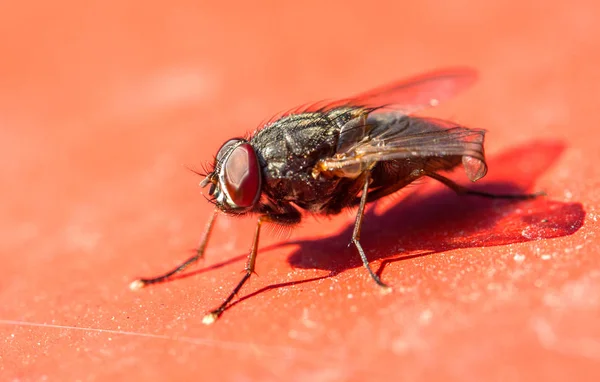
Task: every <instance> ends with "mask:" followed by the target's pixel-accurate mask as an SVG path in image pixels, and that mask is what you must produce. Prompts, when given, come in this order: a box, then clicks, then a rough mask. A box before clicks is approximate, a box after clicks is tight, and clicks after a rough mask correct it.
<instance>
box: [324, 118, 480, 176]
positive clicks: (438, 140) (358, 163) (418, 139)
mask: <svg viewBox="0 0 600 382" xmlns="http://www.w3.org/2000/svg"><path fill="white" fill-rule="evenodd" d="M367 124H368V125H369V126H371V130H370V131H369V133H368V135H367V136H365V137H364V138H363V139H362V140H360V141H359V142H356V143H354V144H353V145H346V146H345V147H344V149H343V151H338V152H337V155H336V156H335V157H333V158H329V159H326V160H324V161H322V164H321V168H322V169H324V170H325V171H333V172H336V173H338V174H339V173H340V172H342V173H343V172H344V171H346V169H347V171H348V173H349V174H350V173H352V174H354V173H356V172H357V171H360V170H361V169H365V168H367V167H368V166H369V165H370V164H372V163H374V162H378V161H386V160H393V159H403V158H420V157H421V158H422V157H448V156H461V157H462V162H463V165H464V167H465V171H466V173H467V176H468V177H469V179H471V180H472V181H475V180H477V179H479V178H481V177H483V176H484V175H485V174H486V172H487V165H486V163H485V155H484V149H483V141H484V136H485V130H480V129H470V128H467V127H463V126H459V125H457V124H454V123H451V122H447V121H443V120H438V119H433V118H421V117H410V116H406V115H402V114H399V113H391V114H375V115H371V116H369V117H368V119H367Z"/></svg>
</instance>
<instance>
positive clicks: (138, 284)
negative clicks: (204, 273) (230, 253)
mask: <svg viewBox="0 0 600 382" xmlns="http://www.w3.org/2000/svg"><path fill="white" fill-rule="evenodd" d="M217 214H218V210H217V209H216V208H215V210H214V212H213V214H212V216H211V217H210V219H209V220H208V223H206V228H205V230H204V236H202V239H201V240H200V244H199V245H198V248H197V249H196V253H195V254H194V255H193V256H192V257H190V258H189V259H187V260H186V261H184V262H183V263H181V264H180V265H178V266H177V267H175V268H174V269H172V270H170V271H169V272H167V273H165V274H163V275H160V276H157V277H152V278H148V279H137V280H135V281H133V282H132V283H131V284H129V288H130V289H131V290H138V289H141V288H143V287H145V286H147V285H150V284H156V283H160V282H163V281H165V280H167V279H169V278H170V277H171V276H173V275H174V274H176V273H179V272H182V271H183V270H184V269H186V268H188V267H189V266H190V265H192V264H194V263H196V262H197V261H198V260H200V259H201V258H202V257H203V256H204V250H205V249H206V244H208V239H209V237H210V234H211V232H212V229H213V227H214V224H215V219H216V218H217Z"/></svg>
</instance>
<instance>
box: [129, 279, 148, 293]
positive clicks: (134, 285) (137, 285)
mask: <svg viewBox="0 0 600 382" xmlns="http://www.w3.org/2000/svg"><path fill="white" fill-rule="evenodd" d="M146 285H148V284H147V283H146V282H144V280H142V279H137V280H134V281H132V282H131V284H129V289H130V290H133V291H136V290H140V289H142V288H143V287H145V286H146Z"/></svg>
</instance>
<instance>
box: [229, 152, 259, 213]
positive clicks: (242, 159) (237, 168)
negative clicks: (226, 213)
mask: <svg viewBox="0 0 600 382" xmlns="http://www.w3.org/2000/svg"><path fill="white" fill-rule="evenodd" d="M222 169H223V181H224V186H225V187H226V188H227V194H228V195H229V198H230V199H231V201H232V202H233V204H234V206H232V207H238V208H249V207H252V206H253V205H254V203H255V202H256V200H258V196H259V194H260V180H261V177H260V166H259V163H258V158H257V157H256V153H255V152H254V149H253V148H252V146H251V145H250V144H249V143H242V144H240V145H239V146H237V147H236V148H235V149H233V151H232V152H231V154H229V156H228V157H227V159H226V160H225V163H223V167H222Z"/></svg>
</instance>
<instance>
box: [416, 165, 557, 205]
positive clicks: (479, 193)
mask: <svg viewBox="0 0 600 382" xmlns="http://www.w3.org/2000/svg"><path fill="white" fill-rule="evenodd" d="M425 175H426V176H428V177H430V178H432V179H435V180H437V181H438V182H440V183H443V184H444V185H445V186H447V187H448V188H451V189H452V190H454V192H456V193H457V194H459V195H474V196H481V197H484V198H490V199H513V200H527V199H535V198H537V197H539V196H544V195H546V193H545V192H536V193H533V194H494V193H490V192H484V191H476V190H471V189H470V188H467V187H464V186H461V185H460V184H457V183H455V182H454V181H452V180H450V179H448V178H446V177H444V176H442V175H440V174H437V173H435V172H427V173H425Z"/></svg>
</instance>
